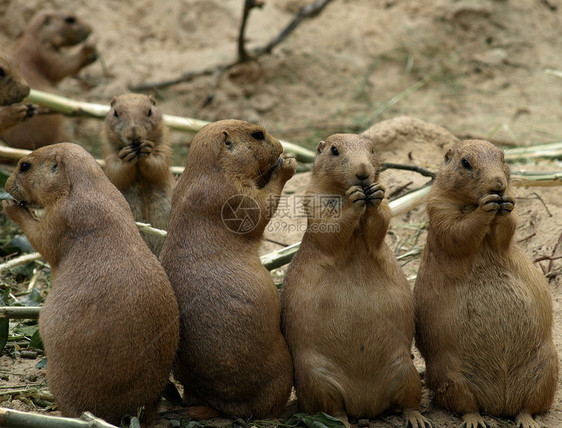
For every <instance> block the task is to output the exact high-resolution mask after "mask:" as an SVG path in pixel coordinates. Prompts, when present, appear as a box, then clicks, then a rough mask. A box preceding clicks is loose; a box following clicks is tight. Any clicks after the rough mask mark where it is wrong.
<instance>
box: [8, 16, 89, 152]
mask: <svg viewBox="0 0 562 428" xmlns="http://www.w3.org/2000/svg"><path fill="white" fill-rule="evenodd" d="M91 31H92V29H91V27H90V25H88V24H87V23H86V22H84V21H83V20H82V19H80V18H79V17H78V16H76V15H74V14H73V13H71V12H69V11H55V10H42V11H40V12H38V13H37V14H35V16H34V17H33V18H32V19H31V21H30V22H29V24H28V26H27V28H26V29H25V31H24V33H23V35H22V36H21V38H20V39H19V40H18V41H17V42H16V45H15V47H14V52H13V55H14V59H15V61H16V62H17V63H18V65H19V67H20V70H21V73H22V75H23V77H24V78H25V80H26V81H27V83H28V84H29V86H30V87H31V88H33V89H39V90H42V91H47V92H53V93H55V92H56V85H57V84H58V83H59V82H60V81H61V80H62V79H64V78H65V77H69V76H73V75H75V74H76V73H78V72H79V71H80V70H81V69H82V68H83V67H85V66H87V65H89V64H91V63H92V62H94V61H95V60H96V59H97V51H96V48H95V46H94V45H93V44H92V43H89V42H86V43H84V44H83V45H82V47H81V49H80V50H78V51H77V52H76V53H74V54H70V53H68V52H65V50H64V49H65V48H66V47H69V46H75V45H78V44H80V43H82V42H84V41H85V40H86V39H87V38H88V36H89V35H90V33H91ZM2 139H3V140H4V141H6V143H7V144H9V145H10V146H12V147H19V148H22V149H35V148H38V147H42V146H46V145H48V144H53V143H60V142H63V141H67V140H68V137H67V135H66V131H65V129H64V121H63V118H62V116H61V115H60V114H45V115H40V116H35V117H33V118H32V119H30V120H28V121H26V123H24V124H19V125H16V126H14V127H12V128H11V129H9V130H8V131H6V132H4V133H3V135H2Z"/></svg>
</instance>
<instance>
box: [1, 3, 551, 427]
mask: <svg viewBox="0 0 562 428" xmlns="http://www.w3.org/2000/svg"><path fill="white" fill-rule="evenodd" d="M62 28H64V29H67V28H72V29H73V31H66V30H65V34H66V35H67V36H68V37H69V39H72V40H65V41H62V42H59V43H62V44H61V46H63V45H71V44H76V43H80V42H82V41H84V40H85V39H86V38H87V35H88V34H89V32H90V28H89V26H87V24H85V23H83V22H82V21H80V20H78V19H76V18H75V17H73V16H69V15H65V14H60V13H53V12H49V13H43V14H40V15H38V17H37V18H35V19H34V20H32V23H31V24H30V27H29V30H28V31H27V32H26V33H27V35H30V34H31V35H33V34H42V35H43V36H44V37H48V36H53V34H54V35H56V34H57V31H59V32H60V31H61V29H62ZM55 39H57V38H55ZM59 39H60V38H58V39H57V40H59ZM33 40H34V39H32V38H23V39H22V41H21V42H20V44H19V48H18V50H17V51H16V52H17V55H18V56H19V58H18V59H19V61H20V63H22V62H25V61H26V60H28V61H30V58H34V57H36V56H38V55H43V56H45V57H46V58H47V60H48V61H50V62H51V66H50V67H47V68H46V69H45V70H43V69H41V67H39V68H38V69H34V68H33V67H31V66H30V67H26V68H25V72H26V73H28V75H27V76H26V78H27V79H28V80H30V81H33V86H34V87H39V88H41V87H45V88H48V87H49V86H50V85H51V86H52V85H54V84H55V83H56V82H57V81H58V80H60V79H61V78H62V77H64V76H67V75H70V74H72V73H74V72H76V71H77V70H79V69H80V68H81V67H83V66H85V65H87V64H89V63H91V62H92V61H93V60H95V56H96V55H95V49H94V48H93V47H92V46H90V45H84V46H83V48H82V49H81V50H80V51H79V52H78V53H77V54H76V57H75V58H74V59H73V60H72V61H69V60H68V59H66V60H65V61H60V58H59V55H58V54H57V52H58V47H60V46H57V45H56V44H54V45H53V44H49V48H48V49H46V48H45V46H38V45H37V43H34V42H33ZM39 47H41V49H38V48H39ZM2 61H5V60H4V59H3V58H2V57H0V66H2V67H0V69H1V70H2V72H1V73H0V74H4V75H5V74H7V73H8V74H10V76H13V79H12V80H13V81H15V82H20V83H21V82H23V79H22V78H20V77H18V76H20V74H19V72H18V71H17V69H16V68H15V67H13V68H12V67H11V66H8V65H6V66H4V65H3V64H4V62H2ZM6 64H8V62H6ZM54 65H56V66H54ZM47 69H48V70H50V71H51V72H52V73H54V72H57V73H55V74H52V73H51V74H48V73H47V74H45V71H46V70H47ZM29 70H34V72H33V73H31V74H29ZM0 77H2V76H0ZM14 79H15V80H14ZM0 83H1V82H0ZM11 88H12V89H11V90H12V92H11V93H8V92H5V94H4V92H2V91H0V101H2V103H3V104H10V108H9V109H8V108H7V107H2V108H1V109H0V125H2V126H3V128H1V129H0V131H2V132H4V131H6V130H7V129H8V128H9V131H6V132H5V133H4V134H3V138H5V139H7V140H8V142H9V143H12V144H13V145H16V146H17V145H19V146H20V147H30V146H27V144H28V143H29V144H31V143H33V147H35V146H41V145H44V144H49V143H50V142H53V141H58V140H59V139H60V138H61V135H62V134H61V133H62V130H61V126H60V125H61V124H60V123H59V122H57V120H59V119H56V118H53V117H37V118H34V119H33V120H35V121H36V124H37V126H38V127H39V129H41V128H42V127H43V128H47V129H49V130H50V131H51V134H48V135H46V134H44V133H42V134H41V138H44V140H40V139H39V136H37V135H32V134H31V132H32V130H33V129H34V126H32V123H31V122H26V123H23V124H20V125H17V126H18V127H19V128H15V125H14V124H15V123H18V122H20V121H23V120H26V119H28V118H30V117H31V116H33V115H34V114H35V108H34V107H33V106H28V105H25V104H20V103H21V101H22V99H23V98H24V97H25V96H26V95H27V92H28V87H27V86H26V85H25V84H24V83H22V84H21V85H19V86H18V85H12V87H11ZM0 89H2V88H0ZM110 107H111V108H110V111H109V113H108V115H107V117H106V127H105V139H104V140H105V146H104V147H105V161H106V164H105V174H104V173H103V172H102V170H101V169H100V168H99V167H98V166H97V165H96V163H95V161H94V159H93V158H92V157H91V156H90V155H89V154H88V153H87V152H85V151H84V150H83V149H82V148H80V147H79V146H76V145H73V144H68V143H64V144H54V145H48V146H47V147H44V148H42V149H38V150H36V151H34V152H32V153H31V154H30V155H29V156H27V157H25V158H24V159H22V160H21V161H20V162H19V164H18V167H17V169H16V171H15V172H14V174H13V175H12V177H11V178H10V179H9V181H8V183H7V185H6V190H7V191H8V192H9V193H10V194H11V195H12V196H13V198H14V201H5V202H4V203H3V204H4V209H5V211H6V213H7V215H8V216H9V217H10V218H12V219H13V220H14V221H16V222H17V223H19V224H20V225H21V226H22V228H23V230H24V232H25V233H26V235H27V236H28V238H29V240H30V242H31V243H32V245H33V246H34V247H35V248H36V249H37V250H38V251H40V252H41V253H42V254H43V256H44V257H45V258H46V259H47V261H49V263H50V264H51V267H52V270H53V283H52V290H51V292H50V294H49V296H48V298H47V300H46V302H45V306H44V308H43V310H42V314H41V318H40V328H41V335H42V338H43V341H44V343H45V348H46V351H47V356H48V359H49V363H48V367H47V380H48V383H49V388H50V389H51V391H52V392H53V394H54V395H55V398H56V399H57V402H58V404H59V406H60V408H61V410H62V411H63V413H64V414H65V415H70V416H77V415H79V414H80V413H81V412H83V411H86V410H89V411H93V412H94V413H95V414H97V415H98V416H101V417H103V418H106V419H108V420H109V421H112V422H115V423H118V421H119V419H120V417H121V416H122V415H123V414H125V413H129V414H135V413H136V410H137V408H138V407H144V409H145V420H146V421H150V419H151V417H153V415H154V414H155V412H156V406H157V403H158V397H159V394H160V392H161V391H162V389H163V387H164V385H165V382H166V380H167V379H168V375H169V371H170V369H171V368H172V367H173V372H174V376H175V378H176V379H177V380H178V381H179V382H181V383H182V385H183V386H184V397H183V398H184V403H185V404H186V405H188V406H199V405H204V406H208V407H210V408H212V409H214V410H216V411H218V412H220V413H222V414H226V415H232V416H237V417H243V418H249V417H253V418H266V417H277V416H279V415H281V414H282V413H283V411H284V409H285V405H286V403H287V400H288V398H289V395H290V392H291V388H292V387H293V386H294V387H295V390H296V396H297V399H298V405H299V407H300V408H301V409H302V410H303V411H305V412H309V413H315V412H318V411H323V412H327V413H329V414H331V415H334V416H336V417H338V418H340V419H341V420H343V421H344V422H345V423H347V417H348V416H350V417H353V418H373V417H375V416H377V415H379V414H380V413H381V412H383V411H385V410H387V409H396V408H397V409H400V410H401V411H402V415H403V418H404V422H405V424H406V425H407V426H411V427H430V426H432V425H433V423H432V422H431V421H430V420H428V419H427V418H426V417H425V416H423V415H422V414H421V413H420V411H419V406H420V400H421V388H422V384H421V380H420V376H419V374H418V372H417V370H416V368H415V367H414V364H413V362H412V358H411V353H410V351H411V345H412V342H413V340H414V338H415V343H416V346H417V348H418V349H419V350H420V352H421V354H422V356H423V358H424V360H425V363H426V375H425V383H426V386H427V387H428V388H429V389H430V390H431V391H432V392H433V396H434V400H435V401H436V403H437V404H438V405H440V406H442V407H443V408H445V409H447V410H449V411H452V412H457V413H460V414H462V418H463V426H465V427H467V428H477V427H484V426H486V423H485V421H484V420H483V419H482V417H481V416H480V412H483V413H485V414H489V415H493V416H505V417H515V419H516V423H517V424H518V426H520V427H523V428H535V427H538V425H537V424H536V423H535V421H534V420H533V419H532V416H531V415H533V414H536V413H541V412H544V411H546V410H547V409H548V408H549V406H550V405H551V403H552V400H553V396H554V393H555V390H556V386H557V382H558V381H557V379H558V357H557V355H556V350H555V348H554V344H553V340H552V333H551V330H552V303H551V297H550V293H549V289H548V284H547V282H546V280H545V279H544V278H543V276H542V275H541V274H540V273H539V272H538V271H537V269H535V267H534V266H533V265H532V263H531V262H530V261H529V260H528V259H527V257H526V256H525V255H524V254H523V252H522V251H521V250H520V249H519V247H518V246H517V245H516V244H515V242H514V240H513V235H514V231H515V228H516V219H515V214H514V213H513V212H512V210H513V208H514V205H515V200H514V198H513V194H512V191H511V187H510V184H509V169H508V167H507V166H506V164H505V162H504V158H503V152H502V151H501V150H500V149H498V148H496V147H495V146H493V145H492V144H490V143H488V142H485V141H476V140H469V141H463V142H460V143H458V144H456V145H455V146H454V147H452V148H451V149H450V150H449V151H448V152H447V153H446V155H445V160H444V163H443V166H442V167H441V169H440V171H439V174H438V176H437V178H436V180H435V183H434V185H433V187H432V190H431V193H430V196H429V200H428V205H427V209H428V214H429V220H430V228H429V232H428V237H427V244H426V247H425V250H424V254H423V259H422V262H421V266H420V270H419V273H418V276H417V280H416V283H415V286H414V291H413V293H412V291H411V289H410V287H409V284H408V282H407V280H406V277H405V275H404V274H403V272H402V271H401V269H400V267H399V265H398V263H397V262H396V259H395V257H394V255H393V253H392V251H391V250H390V249H389V247H388V246H387V244H386V243H385V235H386V232H387V229H388V226H389V222H390V218H391V213H390V210H389V206H388V201H387V199H386V198H385V188H384V186H382V185H381V184H380V183H379V172H380V169H381V160H380V158H379V156H378V154H377V152H376V144H377V142H376V141H371V140H369V139H367V138H365V137H362V136H358V135H351V134H336V135H332V136H330V137H328V138H327V139H326V140H325V141H321V142H320V143H319V144H318V147H317V157H316V161H315V164H314V167H313V171H312V175H311V178H310V183H309V185H308V188H307V190H306V195H307V196H309V197H310V200H311V201H312V204H311V205H310V206H308V207H307V210H308V211H307V215H308V222H309V225H316V224H318V225H322V224H332V225H336V226H337V227H332V228H322V227H318V228H315V227H310V228H308V231H307V232H306V234H305V235H304V237H303V240H302V244H301V247H300V249H299V251H298V253H297V254H296V256H295V258H294V260H293V262H292V263H291V265H290V266H289V269H288V271H287V274H286V277H285V280H284V283H283V288H282V292H281V298H279V294H278V291H277V289H276V287H275V286H274V284H273V281H272V279H271V277H270V275H269V273H268V272H267V270H266V269H265V268H264V267H263V266H262V264H261V262H260V259H259V257H258V254H259V253H258V251H259V246H260V242H261V239H262V235H263V232H264V229H265V227H266V225H267V223H268V221H269V214H270V213H271V212H273V211H275V208H276V204H277V203H278V202H279V198H278V197H279V195H280V194H281V191H282V189H283V186H284V185H285V183H286V181H287V180H289V179H290V178H291V177H292V176H293V174H294V173H295V170H296V162H295V160H294V159H291V158H287V157H285V156H283V154H282V146H281V144H280V143H279V141H278V140H277V139H276V138H274V137H273V136H271V135H270V134H269V133H268V132H267V131H266V130H265V129H264V128H263V127H261V126H258V125H253V124H250V123H247V122H243V121H237V120H226V121H219V122H215V123H213V124H210V125H208V126H207V127H205V128H203V129H202V130H201V131H200V132H199V133H198V134H197V135H196V137H195V138H194V140H193V142H192V144H191V147H190V153H189V157H188V160H187V164H186V169H185V172H184V173H183V174H182V176H181V177H180V178H179V180H178V182H177V184H176V185H175V187H174V181H175V180H174V178H173V176H172V175H171V173H170V169H169V167H170V152H171V150H170V146H169V143H168V141H167V131H166V127H165V125H164V121H163V117H162V113H161V112H160V111H159V109H158V108H157V107H156V105H155V102H154V100H153V99H152V98H151V97H148V96H144V95H134V94H127V95H121V96H118V97H115V98H114V99H113V100H112V102H111V106H110ZM42 121H43V122H42ZM46 123H47V124H48V126H47V125H45V124H46ZM17 141H23V143H18V142H17ZM172 189H173V190H172ZM118 190H119V191H118ZM320 196H322V197H320ZM324 196H335V197H336V198H334V199H330V198H325V197H324ZM334 202H335V203H336V205H331V206H330V209H326V208H327V207H326V206H324V205H323V204H328V203H330V204H333V203H334ZM225 207H226V208H227V209H228V210H230V211H229V212H228V213H229V214H232V215H233V216H234V217H233V218H234V220H235V221H238V220H240V222H242V221H244V222H246V224H249V225H251V227H249V228H246V229H244V231H245V233H240V232H239V231H238V230H237V231H234V230H233V229H232V228H229V227H227V225H226V224H225V218H224V215H225ZM37 208H44V209H45V215H44V216H42V217H41V218H39V217H37V216H36V215H35V214H34V211H33V210H34V209H37ZM134 220H137V221H142V222H146V223H150V224H151V225H153V226H155V227H157V228H160V229H167V230H168V236H167V238H166V240H165V241H164V239H162V238H159V237H155V236H154V235H142V238H144V241H145V242H146V244H147V245H148V246H147V245H145V244H143V241H142V239H141V235H140V234H139V232H138V230H137V229H136V227H135V225H134ZM326 230H330V232H329V233H326ZM53 243H56V244H53ZM108 249H110V251H108ZM149 249H150V250H151V251H149ZM158 256H159V260H158V259H157V257H158ZM77 338H79V339H80V340H77ZM85 368H87V370H86V369H85Z"/></svg>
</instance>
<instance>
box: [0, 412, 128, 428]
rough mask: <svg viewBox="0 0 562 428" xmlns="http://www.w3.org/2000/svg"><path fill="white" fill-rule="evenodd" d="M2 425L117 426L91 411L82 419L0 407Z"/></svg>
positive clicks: (10, 427) (43, 427)
mask: <svg viewBox="0 0 562 428" xmlns="http://www.w3.org/2000/svg"><path fill="white" fill-rule="evenodd" d="M0 426H2V427H6V428H21V427H26V428H117V427H116V426H115V425H111V424H109V423H107V422H105V421H104V420H103V419H99V418H96V417H95V416H94V415H92V414H91V413H89V412H86V413H83V414H82V416H80V419H77V418H62V417H57V416H47V415H41V414H37V413H28V412H20V411H18V410H13V409H6V408H4V407H0Z"/></svg>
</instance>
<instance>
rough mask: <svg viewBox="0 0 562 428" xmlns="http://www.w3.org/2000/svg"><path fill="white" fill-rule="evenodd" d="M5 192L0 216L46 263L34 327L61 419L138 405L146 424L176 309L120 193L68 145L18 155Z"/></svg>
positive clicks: (166, 367) (113, 415)
mask: <svg viewBox="0 0 562 428" xmlns="http://www.w3.org/2000/svg"><path fill="white" fill-rule="evenodd" d="M26 169H27V170H26ZM6 190H7V191H8V192H9V193H10V194H11V195H12V196H13V197H14V198H15V199H16V200H17V201H18V202H14V201H4V203H3V204H4V210H5V212H6V214H7V215H8V216H9V217H10V218H11V219H12V220H14V221H15V222H16V223H18V224H19V225H20V226H21V227H22V228H23V230H24V232H25V234H26V236H27V237H28V239H29V242H30V243H31V244H32V245H33V247H34V248H36V249H37V250H38V251H39V252H40V253H41V254H42V255H43V257H44V258H45V260H47V261H48V262H49V264H50V265H51V269H52V273H53V282H52V287H51V291H50V292H49V295H48V297H47V299H46V300H45V304H44V306H43V308H42V310H41V316H40V319H39V327H40V333H41V337H42V339H43V342H44V345H45V351H46V354H47V357H48V363H47V382H48V385H49V389H50V391H51V392H52V393H53V395H54V396H55V399H56V400H57V403H58V405H59V408H60V409H61V411H62V413H63V415H65V416H79V415H80V414H81V413H82V412H84V411H91V412H93V413H94V414H96V415H97V416H100V417H102V418H104V419H106V420H108V421H110V422H112V423H114V424H118V423H119V421H120V419H121V417H122V416H123V415H124V414H127V413H128V414H131V415H136V412H137V408H138V407H141V406H145V408H146V418H147V420H150V419H151V417H152V416H153V414H154V412H155V410H156V405H157V403H158V400H159V397H160V392H161V391H162V389H163V388H164V385H165V384H166V381H167V380H168V375H169V372H170V369H171V366H172V361H173V357H174V355H175V351H176V349H177V341H178V331H179V326H178V309H177V303H176V300H175V298H174V294H173V290H172V288H171V286H170V283H169V281H168V279H167V278H166V274H165V272H164V270H163V269H162V267H161V266H160V264H159V263H158V260H157V259H156V257H155V256H154V255H153V254H152V253H151V252H150V251H149V250H148V248H147V247H146V245H144V243H143V241H142V238H141V237H140V234H139V233H138V230H137V228H136V226H135V224H134V221H133V216H132V215H131V210H130V209H129V207H128V205H127V202H126V201H125V198H123V196H122V195H121V194H120V193H119V191H118V190H117V189H116V188H115V187H114V186H113V185H112V184H111V183H110V182H109V180H108V179H107V177H106V176H105V175H104V173H103V171H102V170H101V168H100V167H99V166H98V165H97V164H96V161H95V160H94V158H93V157H92V156H91V155H89V154H88V153H87V152H86V151H85V150H84V149H83V148H81V147H80V146H77V145H75V144H70V143H62V144H55V145H52V146H48V147H44V148H42V149H38V150H36V151H34V152H32V153H31V154H29V155H28V156H26V157H24V158H23V159H21V160H20V162H19V163H18V167H17V169H16V171H15V172H14V173H13V174H12V176H10V178H9V179H8V181H7V183H6ZM36 208H44V209H45V214H44V215H43V216H42V217H41V218H40V219H39V218H38V217H37V216H36V215H35V214H34V213H33V211H32V209H36ZM30 209H31V210H30Z"/></svg>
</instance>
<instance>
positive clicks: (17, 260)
mask: <svg viewBox="0 0 562 428" xmlns="http://www.w3.org/2000/svg"><path fill="white" fill-rule="evenodd" d="M40 259H41V254H40V253H29V254H24V255H23V256H19V257H14V258H13V259H12V260H8V261H7V262H4V263H2V264H0V272H2V271H4V270H8V269H12V268H15V267H17V266H21V265H24V264H26V263H29V262H34V261H36V260H40Z"/></svg>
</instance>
